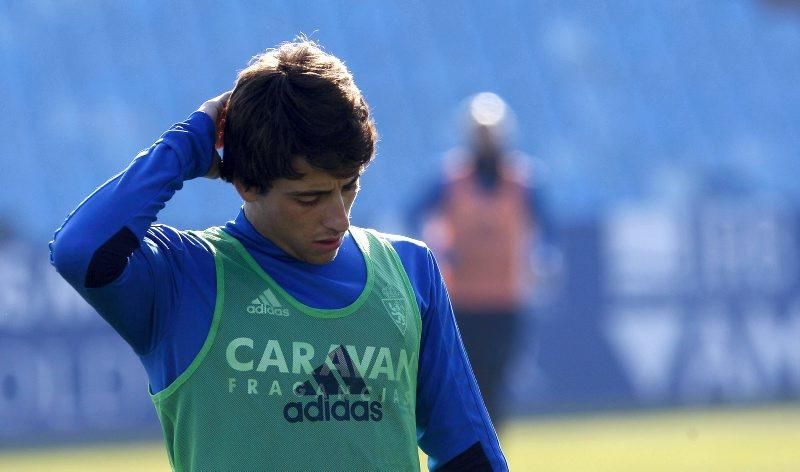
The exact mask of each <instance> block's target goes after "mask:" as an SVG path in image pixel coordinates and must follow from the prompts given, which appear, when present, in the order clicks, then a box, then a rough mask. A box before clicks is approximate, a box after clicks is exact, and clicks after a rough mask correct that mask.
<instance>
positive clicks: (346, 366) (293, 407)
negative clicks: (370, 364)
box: [283, 346, 383, 423]
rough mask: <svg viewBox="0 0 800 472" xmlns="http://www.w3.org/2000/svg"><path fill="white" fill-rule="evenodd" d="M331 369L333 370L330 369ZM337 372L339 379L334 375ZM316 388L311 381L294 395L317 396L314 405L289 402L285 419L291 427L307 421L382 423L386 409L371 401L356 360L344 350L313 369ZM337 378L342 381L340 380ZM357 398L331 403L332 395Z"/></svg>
mask: <svg viewBox="0 0 800 472" xmlns="http://www.w3.org/2000/svg"><path fill="white" fill-rule="evenodd" d="M331 366H332V367H333V369H331ZM334 372H335V373H336V374H337V375H334ZM311 375H312V377H313V378H314V381H315V383H316V384H317V388H316V389H315V388H314V385H313V383H312V382H311V380H308V381H306V382H305V383H302V384H298V385H297V386H296V387H295V389H294V393H295V395H297V396H299V397H303V396H306V397H308V396H316V399H314V400H311V401H306V402H303V401H296V402H289V403H287V404H286V405H285V406H284V407H283V417H284V419H285V420H286V421H287V422H289V423H300V422H303V421H304V420H305V421H311V422H314V421H381V420H382V419H383V405H382V404H381V402H379V401H369V399H370V398H369V389H368V388H367V385H366V384H365V383H364V377H363V376H362V375H361V372H359V371H358V368H357V367H356V365H355V363H354V362H353V359H351V358H350V355H349V354H348V353H347V350H346V349H345V347H344V346H339V347H338V348H336V349H334V350H333V351H331V353H330V354H329V355H328V360H327V361H326V362H325V363H323V364H322V365H321V366H319V367H317V368H316V369H314V372H313V373H312V374H311ZM337 377H339V378H338V379H337ZM337 391H338V392H339V396H340V397H341V396H342V394H343V395H358V397H356V398H353V399H352V400H353V401H351V398H344V399H338V400H334V401H331V399H330V397H329V396H330V395H336V393H335V392H337Z"/></svg>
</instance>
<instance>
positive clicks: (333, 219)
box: [322, 195, 350, 233]
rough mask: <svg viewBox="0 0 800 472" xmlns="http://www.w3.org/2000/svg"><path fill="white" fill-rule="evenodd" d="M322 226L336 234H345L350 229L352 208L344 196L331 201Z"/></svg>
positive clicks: (326, 209)
mask: <svg viewBox="0 0 800 472" xmlns="http://www.w3.org/2000/svg"><path fill="white" fill-rule="evenodd" d="M322 224H323V225H324V226H325V227H326V228H328V229H330V230H332V231H336V233H344V232H345V231H347V230H348V229H349V228H350V208H349V207H348V205H347V203H346V202H345V200H344V198H343V196H342V195H338V196H335V197H334V198H331V199H330V203H329V205H328V206H327V207H326V208H325V215H324V217H323V221H322Z"/></svg>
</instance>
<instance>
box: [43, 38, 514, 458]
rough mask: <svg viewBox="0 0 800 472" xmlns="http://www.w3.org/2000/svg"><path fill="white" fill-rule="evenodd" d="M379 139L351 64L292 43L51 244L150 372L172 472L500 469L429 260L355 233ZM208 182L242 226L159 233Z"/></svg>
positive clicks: (78, 213)
mask: <svg viewBox="0 0 800 472" xmlns="http://www.w3.org/2000/svg"><path fill="white" fill-rule="evenodd" d="M376 139H377V135H376V131H375V126H374V123H373V121H372V119H371V118H370V112H369V108H368V106H367V103H366V102H365V100H364V98H363V97H362V95H361V92H360V91H359V89H358V88H357V87H356V85H355V84H354V82H353V78H352V76H351V74H350V72H349V71H348V70H347V68H346V67H345V66H344V64H343V63H342V62H341V61H340V60H339V59H337V58H336V57H334V56H332V55H330V54H328V53H326V52H324V51H322V50H321V49H320V48H319V47H318V46H317V45H316V44H314V43H313V42H310V41H307V40H303V39H301V40H297V41H294V42H290V43H285V44H283V45H281V46H279V47H278V48H276V49H272V50H268V51H266V52H265V53H263V54H261V55H259V56H256V57H255V58H254V59H253V60H252V61H251V63H250V64H249V66H248V67H247V68H245V69H244V70H243V71H242V72H241V73H240V74H239V75H238V78H237V80H236V83H235V87H234V89H233V90H232V92H229V93H225V94H222V95H220V96H218V97H216V98H214V99H211V100H209V101H207V102H205V103H204V104H203V105H202V106H201V107H200V108H199V110H198V111H197V112H195V113H193V114H192V115H190V116H189V118H188V119H187V120H186V121H185V122H182V123H178V124H176V125H174V126H173V127H172V128H170V129H169V130H168V131H167V132H165V133H164V134H163V135H162V136H161V138H160V139H158V140H157V141H156V142H155V144H153V145H152V146H151V147H150V148H149V149H147V150H145V151H143V152H142V153H140V154H139V155H138V156H136V158H135V159H134V160H133V162H132V163H131V164H130V165H129V166H128V167H127V168H126V169H125V171H124V172H122V173H121V174H119V175H117V176H115V177H114V178H112V179H111V180H109V181H108V182H106V183H105V184H104V185H103V186H101V187H100V188H98V189H97V190H96V191H95V192H94V193H92V194H91V195H90V196H89V197H88V198H87V199H86V200H85V201H84V202H83V203H81V205H80V206H79V207H78V208H77V209H76V210H75V211H74V212H73V213H72V214H71V215H70V216H69V217H68V218H67V220H66V221H65V222H64V224H63V225H62V227H61V228H60V229H59V230H58V231H56V234H55V237H54V240H53V242H52V243H51V247H50V249H51V261H52V263H53V265H54V266H55V267H56V269H57V270H58V271H59V273H60V274H62V275H63V276H64V278H66V279H67V280H68V281H69V282H70V284H72V286H73V287H75V289H76V290H77V291H78V292H79V293H80V294H81V295H82V296H83V297H84V298H86V300H87V301H88V302H89V303H91V304H92V306H93V307H94V308H95V309H96V310H97V311H98V312H99V313H100V314H101V315H102V316H103V317H104V318H105V319H106V320H107V321H108V323H110V324H111V326H113V327H114V329H115V330H116V331H117V332H118V333H119V334H120V335H121V336H122V337H123V338H124V339H125V340H126V341H127V342H128V343H129V344H130V345H131V347H132V348H133V349H134V351H135V352H136V353H137V354H138V355H139V357H140V359H141V361H142V363H143V364H144V367H145V369H146V371H147V374H148V377H149V382H150V391H151V394H152V399H153V402H154V404H155V407H156V410H157V412H158V416H159V419H160V421H161V424H162V427H163V432H164V438H165V440H166V445H167V451H168V454H169V459H170V463H171V464H172V467H173V468H174V469H175V470H418V468H419V463H418V462H419V461H418V457H417V446H418V445H419V447H421V448H422V450H423V451H425V452H426V453H427V454H428V456H429V467H430V468H431V469H433V470H506V469H507V465H506V462H505V459H504V457H503V454H502V452H501V450H500V447H499V444H498V441H497V437H496V435H495V432H494V429H493V427H492V424H491V422H490V420H489V417H488V415H487V413H486V409H485V407H484V405H483V401H482V399H481V396H480V393H479V391H478V388H477V387H476V383H475V379H474V377H473V375H472V373H471V369H470V365H469V362H468V361H467V357H466V355H465V353H464V349H463V347H462V344H461V342H460V340H459V336H458V331H457V329H456V324H455V321H454V316H453V312H452V308H451V304H450V301H449V299H448V296H447V292H446V290H445V285H444V283H443V281H442V277H441V275H440V272H439V269H438V268H437V265H436V262H435V260H434V258H433V256H432V255H431V253H430V251H429V250H428V248H427V247H426V246H425V245H424V244H423V243H421V242H419V241H415V240H411V239H408V238H404V237H402V236H394V235H388V234H382V233H379V232H377V231H374V230H368V229H363V228H357V227H355V226H351V225H350V209H351V207H352V205H353V203H354V201H355V198H356V195H357V193H358V189H359V178H360V176H361V174H362V173H363V172H364V171H365V170H366V168H367V166H368V164H369V163H370V161H371V160H372V158H373V155H374V150H375V142H376ZM215 141H216V146H215ZM222 146H224V151H223V159H222V160H220V158H219V155H218V154H217V152H216V151H215V147H217V148H221V147H222ZM204 175H205V176H208V177H216V176H221V177H222V179H224V180H225V181H227V182H231V183H232V184H233V186H234V187H235V188H236V191H237V192H238V193H239V195H240V196H241V198H242V199H243V200H244V205H243V206H242V210H241V211H240V212H239V214H238V216H236V218H235V220H233V221H229V222H228V223H227V224H225V225H224V226H220V227H212V228H209V229H206V230H204V231H179V230H176V229H173V228H171V227H168V226H163V225H158V224H154V221H155V220H156V216H157V214H158V212H159V210H161V209H162V208H163V207H164V205H165V204H166V203H167V201H168V200H169V199H170V198H171V197H172V195H173V194H174V193H175V191H176V190H179V189H180V188H181V187H182V186H183V184H184V182H185V181H188V180H191V179H194V178H196V177H200V176H204ZM207 204H209V205H211V204H213V202H208V203H207Z"/></svg>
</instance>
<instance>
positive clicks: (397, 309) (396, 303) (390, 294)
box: [381, 285, 408, 336]
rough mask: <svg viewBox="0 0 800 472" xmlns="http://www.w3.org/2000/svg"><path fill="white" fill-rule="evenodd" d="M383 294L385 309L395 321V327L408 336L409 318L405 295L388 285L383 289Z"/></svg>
mask: <svg viewBox="0 0 800 472" xmlns="http://www.w3.org/2000/svg"><path fill="white" fill-rule="evenodd" d="M381 291H382V292H383V298H381V301H382V302H383V306H384V308H386V311H387V312H388V313H389V316H390V317H391V318H392V321H394V324H395V326H397V329H399V330H400V333H402V335H403V336H405V335H406V328H407V327H408V324H407V321H406V319H407V317H406V300H405V298H404V297H403V294H402V293H401V292H400V290H397V288H395V287H392V286H390V285H387V286H385V287H383V288H382V289H381Z"/></svg>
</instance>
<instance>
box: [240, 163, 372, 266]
mask: <svg viewBox="0 0 800 472" xmlns="http://www.w3.org/2000/svg"><path fill="white" fill-rule="evenodd" d="M293 166H294V168H295V170H297V171H298V172H300V173H301V174H303V178H301V179H299V180H290V179H278V180H276V181H274V182H273V183H272V187H271V188H270V189H269V190H268V191H267V192H266V193H263V194H258V193H256V192H254V191H250V190H245V189H244V188H242V187H241V185H240V184H239V183H236V189H237V190H238V191H239V195H241V196H242V198H243V199H244V201H245V205H244V211H245V215H246V216H247V219H248V220H249V221H250V222H251V223H252V224H253V226H254V227H255V228H256V230H257V231H258V232H259V233H261V234H262V235H263V236H264V237H266V238H267V239H269V240H270V241H272V242H273V243H275V245H277V246H278V247H279V248H281V249H283V250H284V251H286V252H287V253H288V254H289V255H290V256H292V257H294V258H296V259H299V260H301V261H305V262H309V263H311V264H325V263H327V262H330V261H332V260H333V259H334V258H335V257H336V254H337V253H338V252H339V247H340V246H341V245H342V238H343V237H344V234H345V232H347V230H348V228H350V208H351V207H352V206H353V202H354V201H355V199H356V194H358V189H359V183H358V179H359V176H358V175H355V176H351V177H347V178H343V179H341V178H337V177H336V176H333V175H331V174H329V173H327V172H325V171H323V170H320V169H316V168H314V167H312V166H311V165H309V164H308V162H307V161H306V160H305V159H304V158H296V159H295V160H294V161H293Z"/></svg>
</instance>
